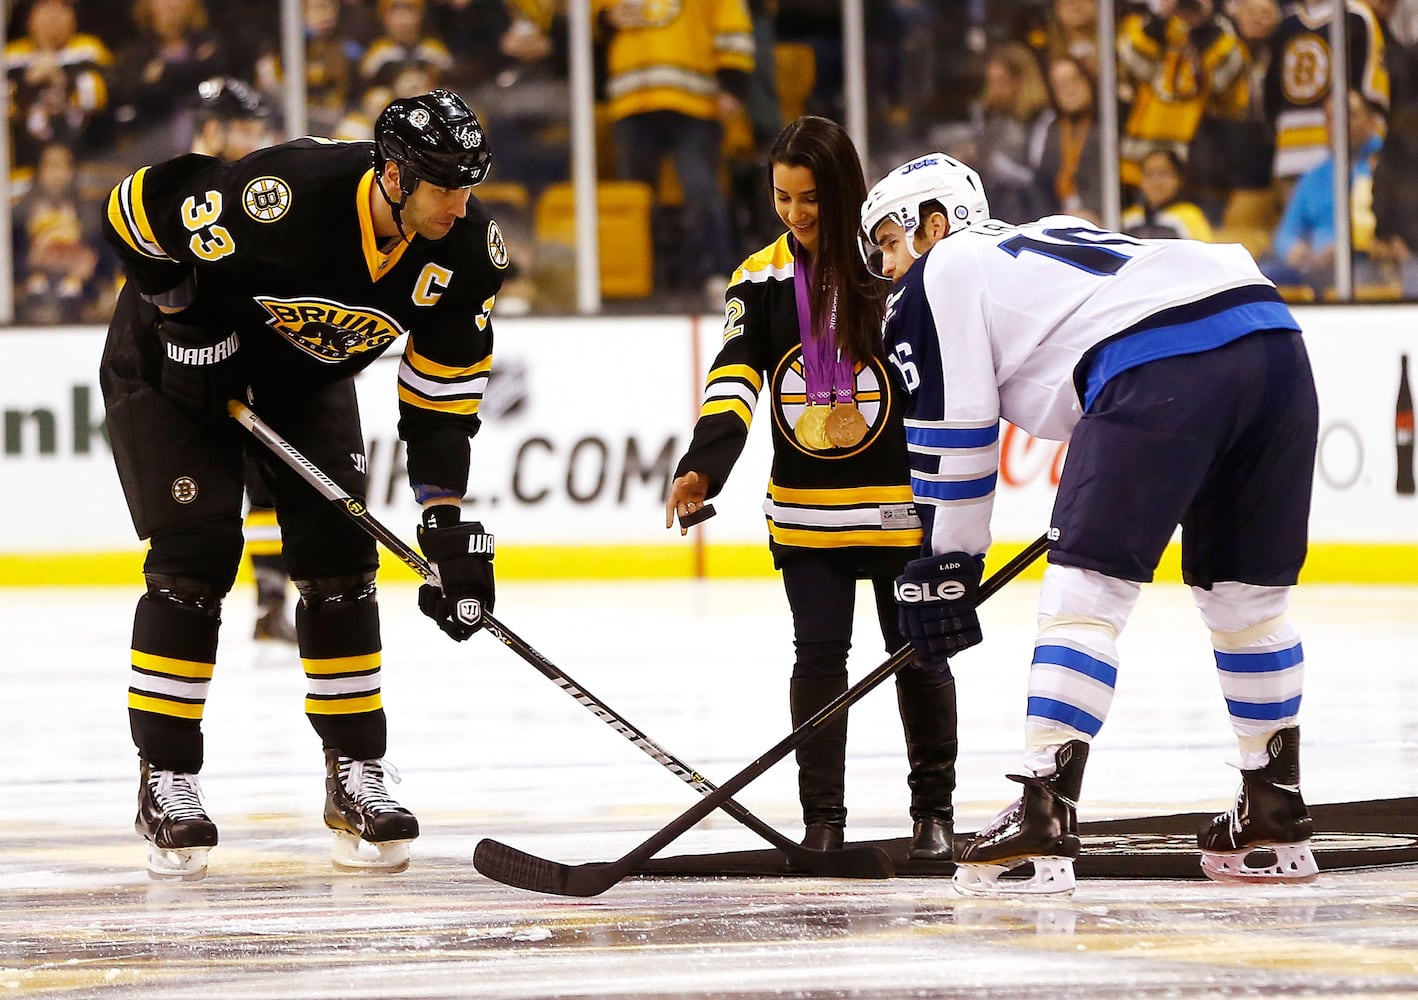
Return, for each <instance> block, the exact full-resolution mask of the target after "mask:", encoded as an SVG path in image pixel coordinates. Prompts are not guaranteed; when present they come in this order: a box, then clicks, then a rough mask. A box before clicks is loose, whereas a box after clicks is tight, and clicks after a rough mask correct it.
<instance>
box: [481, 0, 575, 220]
mask: <svg viewBox="0 0 1418 1000" xmlns="http://www.w3.org/2000/svg"><path fill="white" fill-rule="evenodd" d="M505 3H506V8H505V10H504V16H503V17H502V19H501V20H500V22H497V23H498V24H500V27H498V28H497V30H495V31H489V32H488V33H486V34H485V36H484V37H482V38H480V39H478V42H479V43H480V44H481V45H482V46H483V49H482V55H481V56H480V57H479V58H478V59H477V60H475V61H476V62H478V63H481V64H484V65H485V66H486V67H487V70H485V71H484V72H482V73H481V74H480V77H481V82H480V84H479V85H478V86H477V87H475V88H474V89H473V90H472V91H471V93H470V94H469V100H470V103H471V104H472V105H473V106H474V108H479V109H488V110H494V109H495V110H496V113H497V124H498V131H497V168H496V171H497V175H498V177H499V178H501V179H502V180H515V181H516V182H517V183H519V184H522V185H525V186H526V188H527V191H528V194H529V195H531V196H532V197H533V198H535V196H536V194H537V193H538V192H540V191H541V190H542V189H543V188H544V187H546V186H547V185H548V184H551V183H553V182H555V181H561V180H565V179H566V178H567V177H568V176H570V163H571V116H570V103H571V102H570V86H569V84H568V82H567V48H566V18H565V15H564V12H563V7H564V4H563V3H562V2H561V0H505ZM489 6H497V7H501V6H502V5H501V4H500V3H496V4H489ZM489 26H490V27H491V26H492V24H491V22H490V24H489ZM494 39H495V40H496V49H495V50H493V49H491V48H490V46H491V42H492V40H494ZM466 61H468V60H466V59H464V60H460V62H466ZM491 71H495V72H491ZM459 74H460V78H461V76H462V70H461V68H460V70H459ZM497 216H498V224H499V225H502V226H503V232H504V235H506V221H505V217H506V213H505V212H503V211H499V212H498V213H497Z"/></svg>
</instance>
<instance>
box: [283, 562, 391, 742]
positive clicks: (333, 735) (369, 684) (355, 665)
mask: <svg viewBox="0 0 1418 1000" xmlns="http://www.w3.org/2000/svg"><path fill="white" fill-rule="evenodd" d="M296 586H297V587H298V588H299V589H300V603H299V604H298V605H296V609H295V629H296V634H297V636H298V638H299V647H300V660H301V663H302V665H303V666H304V668H305V678H306V692H307V693H306V696H305V713H306V716H307V718H309V719H310V724H311V725H312V726H314V728H315V731H316V732H317V733H319V734H320V738H321V740H322V742H323V743H324V745H325V746H326V747H328V748H333V749H338V750H339V751H340V753H341V754H343V755H344V756H346V757H351V758H353V759H355V760H374V759H378V758H381V757H383V756H384V750H385V738H386V735H387V734H386V724H385V718H384V708H383V702H382V700H381V696H380V672H379V671H380V662H381V651H382V645H381V642H380V637H379V602H378V600H377V599H376V598H375V592H374V574H372V573H369V574H361V575H359V576H348V577H335V578H331V579H325V580H300V581H297V583H296Z"/></svg>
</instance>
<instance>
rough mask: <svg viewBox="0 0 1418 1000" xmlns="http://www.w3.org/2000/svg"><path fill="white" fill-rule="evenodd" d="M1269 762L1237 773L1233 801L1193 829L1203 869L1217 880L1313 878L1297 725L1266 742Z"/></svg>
mask: <svg viewBox="0 0 1418 1000" xmlns="http://www.w3.org/2000/svg"><path fill="white" fill-rule="evenodd" d="M1266 751H1267V752H1268V753H1269V754H1270V761H1269V762H1268V763H1267V764H1266V765H1265V766H1264V767H1261V768H1257V769H1256V770H1253V771H1242V772H1241V790H1240V791H1239V792H1238V793H1237V794H1236V805H1235V806H1234V807H1233V808H1232V809H1231V810H1230V811H1229V812H1224V813H1222V814H1221V815H1220V816H1217V817H1216V818H1215V819H1213V820H1212V821H1211V823H1210V825H1208V826H1205V827H1203V828H1202V829H1201V830H1200V831H1198V832H1197V835H1196V840H1197V845H1198V846H1199V847H1200V848H1201V870H1202V871H1203V872H1204V873H1206V876H1207V877H1208V878H1211V879H1215V880H1216V881H1218V882H1313V881H1314V880H1315V879H1316V878H1318V877H1319V865H1317V864H1316V863H1315V856H1314V853H1313V852H1312V851H1311V850H1310V835H1311V833H1313V832H1314V823H1313V821H1312V820H1311V819H1310V810H1309V809H1308V808H1306V806H1305V800H1304V799H1302V798H1301V797H1300V729H1299V727H1298V726H1292V727H1290V728H1289V729H1282V730H1280V731H1279V732H1277V733H1276V734H1275V735H1274V736H1272V737H1271V738H1270V743H1269V744H1268V745H1267V746H1266Z"/></svg>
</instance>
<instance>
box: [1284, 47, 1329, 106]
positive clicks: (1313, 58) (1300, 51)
mask: <svg viewBox="0 0 1418 1000" xmlns="http://www.w3.org/2000/svg"><path fill="white" fill-rule="evenodd" d="M1280 81H1281V87H1282V88H1283V90H1284V92H1285V99H1286V100H1287V101H1289V102H1290V103H1291V104H1313V103H1314V102H1315V101H1317V100H1319V99H1320V98H1321V97H1323V96H1324V95H1325V93H1326V92H1327V91H1328V90H1329V46H1328V45H1327V44H1326V43H1325V40H1324V39H1323V38H1321V37H1320V36H1319V35H1315V34H1305V35H1298V36H1296V37H1295V38H1292V39H1291V40H1290V42H1289V44H1288V45H1286V46H1285V55H1284V57H1283V60H1282V63H1281V73H1280Z"/></svg>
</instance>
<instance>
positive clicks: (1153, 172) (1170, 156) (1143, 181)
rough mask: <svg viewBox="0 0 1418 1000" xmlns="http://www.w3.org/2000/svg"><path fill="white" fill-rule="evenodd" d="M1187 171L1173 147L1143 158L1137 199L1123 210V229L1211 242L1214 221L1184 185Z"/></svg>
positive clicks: (1146, 236) (1164, 237)
mask: <svg viewBox="0 0 1418 1000" xmlns="http://www.w3.org/2000/svg"><path fill="white" fill-rule="evenodd" d="M1185 181H1186V170H1185V168H1184V167H1183V165H1182V161H1181V160H1180V159H1179V158H1178V157H1177V154H1176V153H1174V152H1172V151H1171V150H1170V149H1154V150H1153V151H1152V152H1150V153H1148V154H1147V155H1146V156H1144V157H1143V158H1142V175H1141V177H1140V178H1139V179H1138V191H1139V193H1140V195H1141V197H1140V198H1139V200H1138V202H1137V203H1136V204H1134V205H1133V206H1131V207H1130V208H1128V209H1127V211H1125V212H1123V218H1122V225H1121V227H1120V228H1121V229H1122V231H1123V232H1125V233H1127V234H1129V235H1130V236H1138V237H1142V238H1143V239H1154V240H1201V241H1202V242H1204V243H1210V242H1211V224H1210V223H1209V222H1207V221H1206V213H1204V212H1203V211H1202V210H1201V209H1200V208H1199V207H1198V206H1197V205H1196V203H1195V202H1192V201H1190V200H1188V199H1187V197H1186V196H1185V193H1184V191H1183V188H1184V186H1185Z"/></svg>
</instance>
